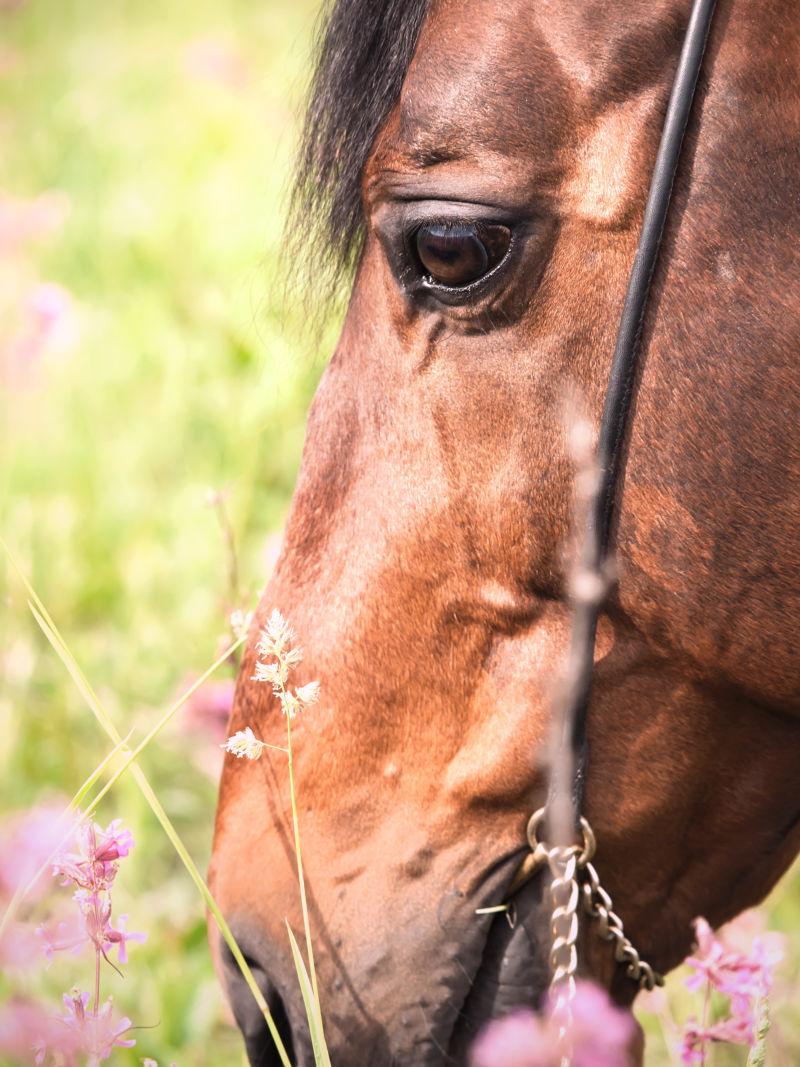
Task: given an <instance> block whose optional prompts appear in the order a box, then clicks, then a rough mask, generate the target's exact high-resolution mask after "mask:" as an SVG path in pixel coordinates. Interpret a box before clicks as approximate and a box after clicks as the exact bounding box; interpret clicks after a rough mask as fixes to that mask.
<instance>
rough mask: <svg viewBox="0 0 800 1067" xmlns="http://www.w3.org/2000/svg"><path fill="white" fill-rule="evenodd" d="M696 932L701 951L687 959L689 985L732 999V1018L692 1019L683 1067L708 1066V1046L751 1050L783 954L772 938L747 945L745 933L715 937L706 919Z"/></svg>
mask: <svg viewBox="0 0 800 1067" xmlns="http://www.w3.org/2000/svg"><path fill="white" fill-rule="evenodd" d="M694 930H695V936H696V938H697V951H696V953H695V954H694V955H693V956H690V957H689V958H688V959H687V960H686V963H687V964H688V965H689V967H691V968H692V970H693V971H694V973H693V974H691V975H690V976H689V977H688V978H687V979H686V985H687V986H688V988H689V989H692V990H695V991H697V990H705V992H706V994H710V993H711V992H716V993H721V994H722V995H723V996H726V997H729V998H730V1005H729V1011H728V1014H727V1015H725V1016H724V1017H723V1018H721V1019H718V1020H717V1021H716V1022H714V1023H710V1024H708V1025H706V1024H705V1023H703V1024H700V1023H698V1021H697V1019H696V1018H694V1017H693V1018H690V1019H689V1021H688V1022H687V1024H686V1027H685V1028H684V1033H683V1039H682V1043H681V1050H680V1051H681V1058H682V1061H683V1063H685V1064H689V1065H691V1064H698V1063H703V1062H704V1058H705V1055H706V1046H707V1045H708V1044H709V1043H710V1042H720V1041H726V1042H730V1043H732V1044H737V1045H752V1043H753V1041H754V1040H755V1030H756V1013H757V1009H758V1003H759V1001H760V998H762V997H764V996H767V995H768V994H769V992H770V990H771V989H772V981H773V977H772V972H773V969H774V967H775V966H776V964H777V963H778V962H779V961H780V960H781V958H782V955H783V953H782V950H781V948H780V944H779V941H778V940H777V939H775V938H771V937H769V935H765V936H763V937H761V936H752V937H751V938H750V939H749V944H748V943H747V942H746V941H745V940H743V939H742V937H741V933H742V931H741V929H739V930H737V928H736V927H735V926H733V925H731V927H728V928H723V930H722V931H721V932H720V935H719V936H716V935H715V934H714V931H713V930H712V929H711V927H710V926H709V924H708V923H707V922H706V920H705V919H703V918H698V919H695V921H694ZM729 932H730V935H732V936H730V940H728V936H729ZM737 938H738V944H737Z"/></svg>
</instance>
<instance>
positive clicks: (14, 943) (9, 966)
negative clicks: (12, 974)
mask: <svg viewBox="0 0 800 1067" xmlns="http://www.w3.org/2000/svg"><path fill="white" fill-rule="evenodd" d="M38 948H39V945H38V942H37V940H36V935H35V933H34V932H33V930H31V928H30V927H29V926H27V925H26V924H25V923H9V925H8V926H7V927H6V929H5V930H4V931H3V936H2V938H0V970H16V971H23V970H27V969H29V968H31V967H33V966H35V964H36V962H37V959H38V951H37V950H38Z"/></svg>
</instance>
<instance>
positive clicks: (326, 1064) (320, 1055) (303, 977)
mask: <svg viewBox="0 0 800 1067" xmlns="http://www.w3.org/2000/svg"><path fill="white" fill-rule="evenodd" d="M286 929H287V931H288V933H289V943H290V944H291V946H292V957H293V958H294V966H295V970H296V971H297V980H298V982H299V983H300V992H301V993H302V994H303V1004H304V1006H305V1009H306V1018H307V1019H308V1032H309V1034H310V1035H311V1047H312V1049H313V1051H314V1063H315V1064H316V1065H317V1067H331V1058H330V1055H329V1053H328V1046H327V1044H326V1043H325V1035H324V1033H323V1032H322V1014H321V1013H320V1011H319V1001H318V999H317V997H316V996H315V995H314V990H313V988H312V985H311V979H310V978H309V977H308V971H307V970H306V965H305V962H304V961H303V957H302V955H301V954H300V949H299V947H298V944H297V941H296V939H295V936H294V934H293V933H292V928H291V926H290V925H289V920H288V919H287V920H286Z"/></svg>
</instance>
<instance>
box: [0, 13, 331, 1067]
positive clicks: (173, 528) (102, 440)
mask: <svg viewBox="0 0 800 1067" xmlns="http://www.w3.org/2000/svg"><path fill="white" fill-rule="evenodd" d="M314 9H315V4H313V3H312V2H311V0H293V2H291V3H289V2H280V3H276V2H272V3H264V2H261V0H259V2H256V0H252V2H238V3H230V4H225V5H220V4H217V3H214V2H210V0H200V2H198V3H195V4H192V5H190V6H187V5H186V4H183V3H179V2H176V0H158V2H157V3H156V2H153V0H150V2H139V3H136V4H134V3H124V2H123V3H118V4H113V5H100V4H96V3H93V2H89V0H76V2H70V0H67V2H65V3H60V4H55V3H53V2H48V0H44V2H40V3H30V4H28V5H26V6H23V7H21V8H20V9H19V10H17V11H14V12H0V71H2V73H0V190H2V191H3V192H5V193H7V194H10V195H13V196H16V197H20V198H26V199H27V198H31V197H33V196H36V195H37V194H39V193H41V192H44V191H47V190H61V191H63V192H64V193H66V195H67V196H68V198H69V203H70V212H69V215H68V218H67V220H66V222H65V224H64V226H63V228H62V229H61V231H60V232H59V233H58V234H56V235H55V236H54V237H52V238H51V239H48V240H46V241H43V242H41V243H40V244H38V245H36V246H31V248H30V249H28V250H27V252H26V253H25V256H24V260H23V263H24V268H25V270H26V272H28V273H29V274H30V279H31V280H34V279H42V280H47V281H55V282H58V283H60V284H61V285H63V286H65V287H66V288H67V289H68V290H69V291H70V292H71V293H72V294H73V295H74V298H75V301H76V304H77V309H78V316H79V326H80V338H79V342H78V344H77V346H76V347H75V348H74V350H73V351H72V352H71V353H70V354H69V355H67V356H64V357H62V358H60V359H59V358H54V359H52V360H50V361H48V362H47V363H46V364H45V365H44V366H43V367H42V373H41V375H40V377H39V380H38V381H37V382H36V383H35V384H34V385H32V386H31V387H30V388H27V389H24V390H15V391H14V392H10V391H9V390H7V389H6V388H5V387H3V388H2V389H0V530H2V533H3V535H4V536H5V537H6V539H7V540H8V541H9V543H10V544H11V545H12V546H13V547H14V549H15V550H16V552H17V553H18V555H20V557H21V558H22V559H23V561H24V563H25V566H26V567H27V569H28V572H29V574H30V576H31V578H32V580H33V582H34V585H35V586H36V588H37V590H38V591H39V592H40V593H41V595H42V597H43V599H44V600H45V602H46V604H47V606H48V608H49V610H50V611H51V613H52V615H53V616H54V618H55V619H56V621H57V623H58V624H59V626H60V627H61V629H62V630H63V632H64V634H65V636H66V637H67V639H68V641H69V643H70V646H71V648H72V649H73V650H74V652H75V654H76V655H77V657H78V659H79V660H80V662H81V664H82V666H83V667H84V669H85V671H86V673H87V675H88V676H89V678H90V679H91V680H92V681H93V682H94V684H95V685H96V686H97V688H98V689H99V690H100V693H101V696H102V697H103V699H104V702H105V703H106V705H107V707H108V708H109V709H110V711H111V713H112V715H113V716H114V718H115V722H116V725H117V727H118V728H119V729H120V730H121V731H122V732H127V730H128V729H129V728H130V727H132V726H138V727H139V728H140V729H139V731H137V734H136V735H135V739H136V738H138V737H140V736H141V733H142V732H143V731H142V728H144V727H145V726H146V725H149V724H150V723H152V721H153V720H154V719H155V717H156V714H157V711H158V710H161V709H163V708H164V707H165V706H166V704H167V703H169V702H170V701H171V700H172V699H173V698H174V697H175V696H176V695H177V693H178V692H179V690H180V689H181V688H182V686H183V683H184V682H185V680H186V679H187V677H188V676H192V675H194V674H198V673H200V672H201V671H203V670H204V669H205V667H206V666H207V665H208V664H209V663H210V662H211V661H212V660H213V658H214V656H215V655H216V653H217V652H218V651H219V648H220V642H221V641H222V640H223V639H224V638H225V636H226V620H227V614H228V612H229V610H230V608H232V607H234V606H237V604H235V603H234V602H233V601H234V599H235V598H234V597H233V596H232V594H231V591H230V589H229V588H228V583H227V556H226V548H225V543H224V538H223V536H222V533H221V531H220V527H219V523H218V520H217V517H216V515H215V512H214V510H213V508H210V507H209V506H208V505H207V502H206V497H207V490H208V488H209V487H213V488H215V489H221V490H224V491H225V492H226V493H227V500H226V504H227V508H228V510H229V514H230V516H231V521H232V524H233V527H234V529H235V532H236V538H237V543H238V546H239V551H240V573H241V575H242V581H241V587H242V588H241V591H240V596H239V598H238V599H239V600H240V601H241V603H242V604H243V605H246V606H251V605H252V603H253V600H254V597H255V595H256V593H257V591H258V589H259V588H260V587H261V585H262V584H263V582H264V579H265V574H266V565H265V563H264V559H263V556H264V545H265V541H266V538H267V536H268V534H269V532H270V531H271V530H275V529H277V528H279V527H280V525H281V524H282V521H283V518H284V515H285V512H286V508H287V506H288V501H289V498H290V494H291V489H292V485H293V482H294V478H295V474H296V470H297V464H298V461H299V455H300V448H301V445H302V435H303V427H304V422H305V413H306V410H307V406H308V403H309V401H310V398H311V396H312V394H313V390H314V387H315V384H316V380H317V378H318V375H319V371H320V369H321V366H322V358H320V356H319V355H318V352H319V353H320V354H321V356H324V354H325V353H326V352H327V351H329V349H330V342H331V334H332V332H333V331H334V330H335V324H332V325H331V329H330V331H328V333H327V335H326V336H325V337H324V338H323V339H322V341H321V342H320V344H319V345H318V346H317V345H316V344H313V343H312V342H311V341H310V340H309V336H308V334H307V333H306V332H304V331H303V329H302V327H303V326H304V325H305V311H304V309H301V308H297V307H292V306H291V305H288V304H287V303H286V301H285V300H284V297H283V283H284V278H283V271H284V265H283V264H282V263H281V261H280V252H281V228H282V225H283V217H282V210H283V194H284V193H285V190H286V186H287V183H288V178H289V159H290V154H291V150H292V146H293V138H294V135H295V129H296V127H295V121H294V116H295V114H296V112H297V110H298V106H299V100H300V99H301V96H302V86H303V79H304V76H305V73H306V62H307V54H308V43H309V35H310V31H311V28H312V22H313V16H314ZM207 36H211V37H214V38H215V39H221V40H223V41H225V42H227V43H228V44H229V45H230V47H231V48H232V49H235V50H236V51H237V52H238V53H239V55H240V56H241V61H242V64H243V66H244V68H245V70H246V72H247V82H246V84H245V85H244V87H243V88H241V89H240V90H236V91H233V90H231V89H229V88H226V87H225V86H223V85H220V84H216V83H213V82H209V81H204V80H202V79H199V78H197V77H196V76H193V75H192V73H191V72H190V70H189V69H187V68H188V63H187V46H188V45H189V44H190V42H191V41H192V40H193V39H196V38H203V37H207ZM1 299H2V297H0V300H1ZM2 326H3V318H2V311H0V330H2ZM2 337H3V335H2V333H0V339H2ZM0 676H1V677H2V685H0V731H2V737H3V743H2V745H0V806H2V808H3V809H4V810H6V811H8V810H13V809H16V808H19V807H22V806H25V805H28V804H30V803H33V802H34V801H35V800H37V799H40V798H42V797H43V796H46V795H48V794H51V795H52V794H60V795H62V796H69V795H71V794H72V793H73V792H74V791H75V789H77V788H78V786H79V785H80V783H81V782H82V781H83V779H84V778H85V777H86V775H87V773H88V772H89V771H90V770H91V768H92V767H93V766H94V765H95V764H96V763H98V762H99V761H100V760H101V759H102V757H103V755H104V753H105V752H106V751H107V748H108V743H107V741H106V739H105V738H104V737H103V735H102V734H101V732H100V731H99V730H98V729H97V726H96V724H95V723H94V721H93V719H92V717H91V715H90V714H89V713H88V712H87V711H86V709H85V707H84V705H83V702H82V700H81V698H80V696H79V694H78V693H77V692H76V691H75V689H74V687H73V686H72V684H71V682H70V681H69V679H68V677H67V676H66V673H65V672H64V670H63V667H62V666H61V664H60V663H59V662H58V659H57V657H56V656H54V655H53V653H52V652H51V651H50V650H49V648H48V646H47V644H46V642H45V641H44V639H43V638H42V636H41V634H40V633H39V632H38V630H37V627H36V625H35V623H34V621H33V619H32V618H31V616H30V614H29V613H28V611H27V607H26V598H25V596H24V595H23V591H22V590H21V588H20V587H19V586H18V584H16V583H15V582H14V580H13V579H12V576H11V574H10V572H9V571H8V570H7V569H6V568H5V566H4V565H0ZM204 745H208V742H207V740H205V739H204V738H191V737H187V736H185V735H184V734H183V733H181V731H180V730H179V729H172V730H170V731H169V732H168V734H167V735H166V736H165V737H164V738H159V741H158V743H157V744H156V745H154V746H153V747H152V750H148V751H147V752H146V753H145V754H144V756H143V760H142V762H143V766H144V768H145V769H146V771H147V774H148V776H149V777H150V779H151V780H152V782H153V784H154V786H155V788H156V791H157V793H158V795H159V797H160V799H161V801H162V803H163V805H164V807H165V808H166V809H167V811H168V812H169V814H170V816H171V818H172V819H173V820H174V822H175V824H176V826H177V828H178V830H179V832H180V834H181V836H182V838H183V839H184V840H185V841H186V842H187V844H188V845H189V847H190V849H191V852H192V854H193V856H194V858H195V859H196V861H197V862H198V863H199V865H200V866H201V868H202V867H204V866H205V864H206V862H207V859H208V855H209V849H210V837H211V827H212V819H213V810H214V803H215V791H216V787H215V783H214V782H213V781H212V779H211V778H210V777H208V776H207V775H206V774H204V773H203V772H202V771H201V770H200V769H198V767H197V766H196V765H195V762H194V761H193V758H192V756H193V755H194V754H195V753H196V752H197V751H198V750H199V749H201V748H202V746H204ZM116 814H119V815H122V816H124V818H125V820H126V823H127V824H129V825H130V826H131V828H132V829H133V831H134V833H135V836H136V839H137V848H136V850H135V852H134V854H133V857H132V858H131V860H130V861H129V862H128V863H127V864H126V865H125V866H124V867H123V870H122V872H121V874H120V879H119V889H118V898H119V899H118V901H117V902H116V910H117V911H118V912H125V911H127V912H129V913H130V916H131V924H132V926H133V927H134V928H136V929H145V930H147V932H148V934H149V940H148V943H147V944H146V945H145V946H143V947H141V948H140V947H138V946H136V951H135V954H134V952H133V951H132V953H131V964H130V965H129V966H128V967H127V968H125V978H124V979H119V978H117V976H115V975H114V974H113V972H111V971H110V969H109V970H108V971H107V975H106V977H105V978H104V989H105V991H107V992H110V993H113V994H114V996H115V999H116V1002H117V1005H118V1007H119V1008H120V1010H122V1011H123V1012H125V1013H127V1014H129V1015H130V1016H131V1017H132V1018H133V1019H134V1020H135V1022H136V1023H139V1024H142V1025H143V1026H145V1027H152V1029H142V1030H140V1031H138V1032H137V1035H136V1036H137V1040H138V1044H137V1048H136V1049H135V1050H132V1051H131V1052H130V1053H127V1052H124V1051H121V1052H119V1053H117V1054H115V1062H120V1063H131V1064H132V1063H139V1062H140V1059H141V1057H142V1056H144V1055H150V1056H153V1057H155V1058H156V1059H158V1061H159V1063H161V1064H168V1063H170V1062H171V1061H172V1060H173V1059H174V1060H175V1061H176V1062H178V1063H179V1064H180V1065H181V1067H187V1065H192V1067H194V1065H197V1067H202V1065H205V1064H209V1065H211V1064H214V1065H218V1064H222V1063H237V1062H239V1059H240V1048H241V1044H240V1041H239V1039H238V1036H237V1034H236V1033H235V1031H234V1030H232V1029H231V1028H230V1027H229V1025H228V1024H227V1022H226V1020H225V1017H224V1013H223V1006H222V1000H221V996H220V993H219V989H218V986H217V982H216V979H215V978H214V976H213V973H212V970H211V964H210V960H209V954H208V949H207V945H206V930H205V916H204V911H203V906H202V902H201V900H200V898H199V896H198V895H197V894H196V891H195V889H194V887H193V886H192V884H191V882H190V881H189V879H188V877H187V876H186V874H185V872H184V870H183V867H182V865H181V864H180V861H179V860H178V859H177V857H176V856H175V855H174V853H173V850H172V847H171V846H170V845H169V843H168V842H167V840H166V839H165V838H164V836H163V834H162V832H161V829H160V827H159V826H158V824H157V823H156V821H155V819H154V818H153V816H152V814H151V813H150V811H149V809H148V808H147V806H146V804H145V803H144V801H143V800H142V798H141V796H140V795H139V793H138V791H137V789H136V786H135V784H134V783H133V781H132V780H131V779H130V777H129V776H125V777H124V778H123V779H122V780H121V781H120V782H119V783H118V784H117V786H116V787H115V790H114V791H113V793H112V794H111V796H110V797H109V799H108V801H107V802H105V803H104V806H103V809H102V811H101V818H102V819H103V820H107V819H110V818H111V817H113V816H114V815H116ZM64 892H65V893H66V891H64ZM89 969H90V963H89V962H88V957H87V958H86V959H84V960H75V959H73V958H72V957H67V958H66V959H62V960H59V961H58V962H57V963H56V964H54V965H53V967H52V968H51V970H50V971H48V972H47V973H46V974H45V975H44V977H40V978H39V979H37V980H36V981H35V982H34V983H33V986H32V988H34V989H39V990H41V989H43V990H44V992H45V993H46V995H47V996H49V997H50V998H51V999H52V1001H53V1003H54V1004H57V1003H59V1002H60V994H61V992H62V991H63V990H65V989H69V988H70V987H71V986H72V985H74V984H75V983H76V982H77V983H83V984H84V985H86V984H88V983H89V982H90V976H89V973H88V972H89ZM7 992H8V986H3V985H2V984H0V998H2V996H4V995H5V994H6V993H7Z"/></svg>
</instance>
